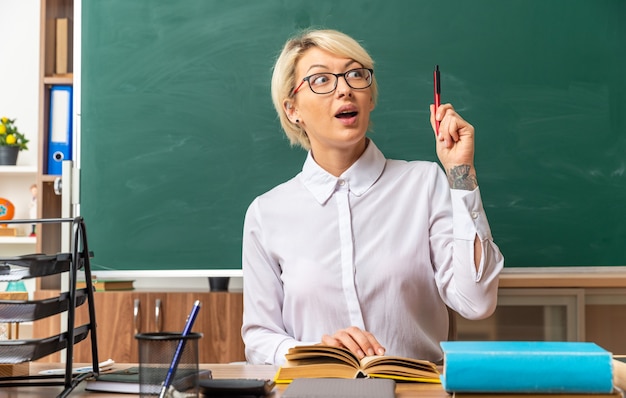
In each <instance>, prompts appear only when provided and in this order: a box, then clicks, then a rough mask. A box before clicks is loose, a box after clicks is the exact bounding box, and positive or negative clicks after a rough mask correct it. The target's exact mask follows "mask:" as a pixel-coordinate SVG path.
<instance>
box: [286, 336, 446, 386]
mask: <svg viewBox="0 0 626 398" xmlns="http://www.w3.org/2000/svg"><path fill="white" fill-rule="evenodd" d="M285 358H286V359H287V362H286V363H285V364H284V365H283V366H281V367H280V369H278V372H277V373H276V376H275V381H276V383H290V382H291V381H292V380H294V379H299V378H321V377H327V378H342V379H356V378H362V377H380V378H387V379H394V380H402V381H417V382H424V383H440V379H439V371H438V370H437V367H436V366H435V364H434V363H432V362H429V361H424V360H419V359H411V358H403V357H395V356H380V355H374V356H370V357H365V358H363V359H362V360H359V359H358V358H357V356H356V355H354V354H353V353H351V352H350V351H349V350H347V349H345V348H337V347H330V346H325V345H309V346H298V347H293V348H290V349H289V352H288V353H287V354H286V355H285Z"/></svg>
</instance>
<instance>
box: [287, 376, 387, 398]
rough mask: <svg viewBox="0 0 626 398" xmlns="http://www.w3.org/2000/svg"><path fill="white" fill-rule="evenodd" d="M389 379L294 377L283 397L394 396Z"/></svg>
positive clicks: (383, 397)
mask: <svg viewBox="0 0 626 398" xmlns="http://www.w3.org/2000/svg"><path fill="white" fill-rule="evenodd" d="M395 390H396V382H395V381H394V380H390V379H324V378H315V379H295V380H294V381H292V382H291V384H289V386H288V387H287V389H285V392H283V395H282V397H283V398H395V396H396V391H395Z"/></svg>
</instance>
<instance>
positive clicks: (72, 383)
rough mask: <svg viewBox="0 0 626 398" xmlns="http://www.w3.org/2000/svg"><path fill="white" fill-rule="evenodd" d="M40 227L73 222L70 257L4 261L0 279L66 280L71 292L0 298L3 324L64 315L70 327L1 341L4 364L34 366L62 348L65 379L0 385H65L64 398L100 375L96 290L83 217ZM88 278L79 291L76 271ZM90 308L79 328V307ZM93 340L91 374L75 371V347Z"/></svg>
mask: <svg viewBox="0 0 626 398" xmlns="http://www.w3.org/2000/svg"><path fill="white" fill-rule="evenodd" d="M32 221H33V220H9V221H7V224H28V223H31V222H32ZM35 221H36V222H37V223H38V224H41V225H45V224H63V223H71V229H72V240H71V250H70V252H69V253H57V254H51V255H48V254H27V255H23V256H15V257H7V258H0V266H2V267H0V281H18V280H24V279H31V278H43V277H47V276H50V275H59V276H65V277H66V278H67V282H68V286H69V288H68V290H67V291H66V292H63V293H59V294H58V295H57V296H55V297H50V298H47V299H41V300H0V322H13V323H15V322H31V321H37V320H41V319H46V318H49V317H52V316H57V315H59V314H66V317H67V323H66V328H65V331H64V332H54V333H51V334H49V335H48V336H46V337H41V338H35V339H24V340H19V339H18V340H4V341H0V364H2V365H5V366H16V365H20V364H24V363H28V362H32V361H35V360H38V359H41V358H43V357H46V356H49V355H52V354H54V353H57V352H60V351H62V350H65V351H66V355H65V373H64V374H61V375H39V374H38V375H31V374H30V373H29V372H24V373H22V374H9V375H3V376H0V387H19V386H32V385H38V386H63V387H64V390H63V391H62V392H61V393H60V394H59V395H58V397H66V396H67V395H69V393H70V392H72V391H73V389H74V388H75V387H76V386H77V385H78V384H79V383H80V382H81V381H83V380H85V379H86V378H88V377H91V376H97V375H98V373H99V368H98V366H99V365H98V363H99V362H98V345H97V339H96V318H95V306H94V301H93V294H94V288H93V284H92V283H91V266H90V263H89V261H90V260H89V259H90V256H91V253H90V252H89V247H88V244H87V232H86V229H85V224H84V221H83V219H82V218H75V219H72V218H58V219H36V220H35ZM79 270H82V271H83V272H84V273H85V276H86V278H87V279H86V287H85V288H83V289H77V288H76V280H77V275H78V271H79ZM85 303H86V304H87V306H88V314H89V315H88V319H87V322H86V323H84V324H82V325H77V322H76V309H77V307H79V306H81V305H83V304H85ZM88 336H90V337H91V339H90V341H91V347H90V353H91V362H92V371H91V372H84V373H73V369H74V366H73V362H74V344H77V343H79V342H80V341H83V340H85V339H87V337H88ZM18 373H19V372H18Z"/></svg>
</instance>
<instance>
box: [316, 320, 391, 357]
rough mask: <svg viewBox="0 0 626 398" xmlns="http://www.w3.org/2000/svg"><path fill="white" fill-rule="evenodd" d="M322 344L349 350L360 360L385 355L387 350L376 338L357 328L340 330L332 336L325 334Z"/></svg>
mask: <svg viewBox="0 0 626 398" xmlns="http://www.w3.org/2000/svg"><path fill="white" fill-rule="evenodd" d="M322 344H325V345H329V346H333V347H342V348H347V349H348V350H350V351H351V352H353V353H354V354H356V356H357V357H359V359H363V358H364V357H366V356H372V355H385V348H384V347H383V346H382V345H380V343H379V342H378V340H376V337H374V335H373V334H371V333H370V332H368V331H366V330H361V329H359V328H358V327H356V326H350V327H349V328H346V329H340V330H338V331H336V332H335V334H333V335H332V336H330V335H327V334H325V335H324V336H322Z"/></svg>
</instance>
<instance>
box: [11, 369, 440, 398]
mask: <svg viewBox="0 0 626 398" xmlns="http://www.w3.org/2000/svg"><path fill="white" fill-rule="evenodd" d="M82 365H85V364H77V366H82ZM130 366H133V365H132V364H116V365H115V369H124V368H127V367H130ZM60 367H63V365H61V364H58V363H57V364H43V363H34V364H31V373H33V374H36V373H37V372H39V371H41V370H43V369H54V368H60ZM200 367H201V368H202V369H211V371H212V372H213V377H214V378H216V379H217V378H221V379H229V378H235V379H259V378H260V379H271V378H273V377H274V374H275V373H276V369H277V368H276V367H274V366H269V365H267V366H266V365H239V364H233V365H230V364H203V365H200ZM285 388H287V386H286V385H278V386H276V388H275V389H274V393H273V394H272V395H270V398H279V397H280V396H281V394H282V391H284V390H285ZM62 390H63V389H62V388H61V387H11V388H3V389H2V391H0V398H16V397H19V398H26V397H29V398H44V397H45V398H50V397H55V396H56V395H57V394H59V393H60V392H61V391H62ZM396 392H397V397H398V398H412V397H420V398H447V397H449V395H448V394H446V393H445V392H444V391H443V389H442V388H441V385H440V384H423V383H403V384H398V385H397V387H396ZM86 397H88V398H133V397H136V396H135V395H131V394H109V393H101V392H89V391H85V382H83V383H81V384H80V385H79V386H78V387H76V389H75V390H74V391H73V392H72V393H71V394H70V398H86Z"/></svg>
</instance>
